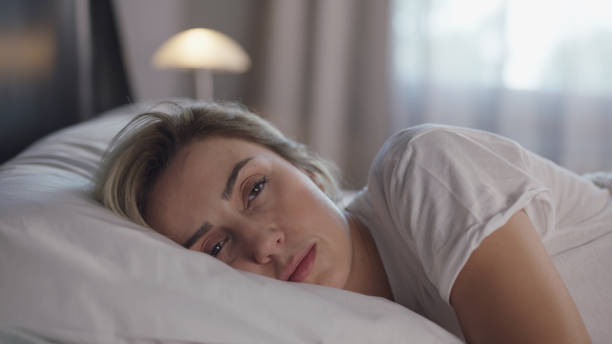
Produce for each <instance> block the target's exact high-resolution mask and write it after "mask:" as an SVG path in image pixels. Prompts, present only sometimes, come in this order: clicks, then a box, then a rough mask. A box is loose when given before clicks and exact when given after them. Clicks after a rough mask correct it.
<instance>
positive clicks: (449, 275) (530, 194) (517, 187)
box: [373, 127, 550, 303]
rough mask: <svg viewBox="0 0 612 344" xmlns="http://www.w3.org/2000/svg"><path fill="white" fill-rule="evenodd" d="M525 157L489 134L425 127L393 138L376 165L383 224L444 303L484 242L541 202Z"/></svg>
mask: <svg viewBox="0 0 612 344" xmlns="http://www.w3.org/2000/svg"><path fill="white" fill-rule="evenodd" d="M529 154H530V153H528V152H527V151H526V150H524V149H523V148H521V147H520V146H519V145H518V144H517V143H515V142H513V141H511V140H508V139H505V138H502V137H500V136H497V135H494V134H490V133H486V132H481V131H476V130H470V129H463V128H453V127H432V128H427V129H422V130H419V131H417V132H415V131H406V132H400V133H398V134H396V135H394V136H393V137H392V139H391V141H390V142H389V143H388V147H387V152H386V153H385V154H384V156H382V157H379V158H380V161H379V164H378V166H379V167H378V168H377V169H376V170H374V171H373V173H374V174H377V175H378V177H379V178H381V180H384V183H382V184H383V185H382V186H383V189H384V190H383V194H384V198H385V201H386V203H387V206H388V208H389V215H390V216H391V218H392V219H391V220H392V222H393V224H394V226H395V227H396V228H397V229H398V231H399V232H400V233H401V235H402V237H403V239H404V240H406V241H407V242H408V244H409V246H410V247H411V249H413V250H414V251H415V253H416V254H415V256H416V257H418V259H419V260H420V264H421V265H422V267H423V270H424V272H425V274H426V275H427V277H428V279H429V280H430V282H431V283H432V284H433V285H434V286H435V287H436V288H437V289H438V292H439V294H440V297H441V298H442V299H443V300H444V301H445V302H447V303H449V298H450V291H451V288H452V286H453V284H454V281H455V279H456V278H457V275H458V274H459V272H460V271H461V269H462V268H463V266H464V265H465V263H466V261H467V260H468V258H469V256H470V254H471V253H472V252H473V251H474V250H475V249H476V248H477V247H478V245H479V244H480V243H481V242H482V240H483V239H484V238H486V237H487V236H488V235H489V234H491V233H492V232H494V231H495V230H496V229H498V228H500V227H501V226H503V225H504V224H505V223H506V222H507V221H508V219H509V218H510V217H511V216H512V215H513V214H515V213H516V212H517V211H519V210H521V209H523V208H525V207H526V206H527V205H528V204H529V203H530V202H532V200H534V199H535V198H538V197H539V198H541V199H543V200H544V201H545V202H549V201H547V200H549V199H550V196H549V191H548V189H547V188H546V187H545V186H544V185H543V184H542V183H541V182H539V181H538V180H537V178H535V177H533V176H532V175H531V174H530V173H529Z"/></svg>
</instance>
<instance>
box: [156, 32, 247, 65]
mask: <svg viewBox="0 0 612 344" xmlns="http://www.w3.org/2000/svg"><path fill="white" fill-rule="evenodd" d="M153 65H154V66H155V67H157V68H160V69H165V68H196V69H208V70H216V71H225V72H234V73H242V72H244V71H246V70H247V69H249V67H250V66H251V60H250V58H249V55H247V53H246V52H245V51H244V49H242V47H241V46H240V45H239V44H238V43H237V42H236V41H234V40H233V39H231V38H229V37H228V36H226V35H224V34H222V33H220V32H217V31H214V30H211V29H204V28H195V29H189V30H186V31H183V32H180V33H177V34H176V35H174V36H172V37H171V38H170V39H168V40H167V41H166V42H165V43H164V44H162V45H161V47H159V49H157V51H156V52H155V54H154V55H153Z"/></svg>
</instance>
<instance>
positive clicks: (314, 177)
mask: <svg viewBox="0 0 612 344" xmlns="http://www.w3.org/2000/svg"><path fill="white" fill-rule="evenodd" d="M304 172H306V175H308V177H309V178H310V180H312V182H313V183H315V184H316V185H317V186H318V187H319V189H321V191H323V192H325V187H324V186H323V184H321V182H320V181H319V178H318V176H317V175H316V174H315V173H314V172H312V171H311V170H304Z"/></svg>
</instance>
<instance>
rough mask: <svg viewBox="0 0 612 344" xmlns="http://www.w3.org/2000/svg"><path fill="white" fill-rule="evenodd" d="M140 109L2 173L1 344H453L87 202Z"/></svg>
mask: <svg viewBox="0 0 612 344" xmlns="http://www.w3.org/2000/svg"><path fill="white" fill-rule="evenodd" d="M146 107H148V105H132V106H128V107H123V108H120V109H117V110H115V111H113V112H112V113H109V114H106V115H104V116H101V117H99V118H98V119H95V120H93V121H89V122H85V123H82V124H79V125H77V126H74V127H70V128H67V129H64V130H62V131H60V132H57V133H55V134H52V135H50V136H48V137H46V138H44V139H42V140H40V141H39V142H37V143H35V144H34V145H33V146H31V147H30V148H28V149H27V150H26V151H24V152H23V153H21V154H20V155H18V156H17V157H15V158H14V159H12V160H11V161H9V162H7V163H5V164H4V165H2V166H0V305H2V306H1V307H0V339H1V338H5V339H11V341H17V340H18V339H19V338H21V340H22V342H28V343H34V342H36V343H39V342H44V341H46V340H49V341H51V342H57V341H60V342H74V343H141V342H163V343H166V342H168V343H181V342H185V343H187V342H188V343H311V342H320V343H372V342H379V343H382V342H384V343H405V342H417V343H457V342H459V340H458V339H457V338H456V337H454V336H452V335H451V334H449V333H448V332H446V331H445V330H444V329H442V328H440V327H438V326H437V325H435V324H434V323H432V322H430V321H429V320H427V319H425V318H423V317H421V316H419V315H417V314H416V313H413V312H411V311H409V310H408V309H406V308H404V307H402V306H400V305H398V304H395V303H392V302H389V301H387V300H385V299H382V298H377V297H369V296H364V295H360V294H355V293H351V292H347V291H343V290H338V289H333V288H327V287H321V286H314V285H307V284H295V283H288V282H282V281H278V280H274V279H270V278H266V277H262V276H258V275H254V274H250V273H246V272H242V271H238V270H234V269H232V268H230V267H229V266H227V265H225V264H223V263H221V262H219V261H217V260H215V259H214V258H212V257H210V256H207V255H205V254H201V253H198V252H194V251H189V250H185V249H183V248H182V247H180V246H179V245H177V244H175V243H174V242H172V241H170V240H169V239H167V238H165V237H163V236H161V235H159V234H158V233H155V232H154V231H151V230H149V229H147V228H144V227H142V226H139V225H136V224H134V223H131V222H129V221H127V220H125V219H122V218H119V217H117V216H115V215H114V214H112V213H111V212H110V211H108V210H107V209H105V208H103V207H102V206H101V205H100V204H98V203H97V202H96V201H94V200H93V198H92V195H91V189H92V187H93V176H94V175H95V173H96V170H97V168H98V164H99V161H100V158H101V156H102V154H103V152H104V150H105V149H106V147H107V145H108V143H109V142H110V140H111V138H112V137H113V136H114V134H115V133H116V132H118V131H119V130H120V129H121V128H122V127H123V126H124V125H125V124H126V123H127V122H128V121H129V119H130V118H131V116H132V114H134V113H136V112H139V111H142V110H144V109H145V108H146Z"/></svg>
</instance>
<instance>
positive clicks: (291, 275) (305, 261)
mask: <svg viewBox="0 0 612 344" xmlns="http://www.w3.org/2000/svg"><path fill="white" fill-rule="evenodd" d="M316 255H317V250H316V243H315V244H312V245H311V246H309V247H308V248H307V249H305V250H304V251H303V252H301V253H300V254H299V255H297V256H294V257H293V259H291V262H290V263H289V265H288V266H287V267H286V268H285V271H283V275H284V276H283V278H282V280H286V281H291V282H302V281H304V280H305V279H306V278H307V277H308V275H310V272H311V271H312V268H313V267H314V262H315V258H316Z"/></svg>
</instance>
